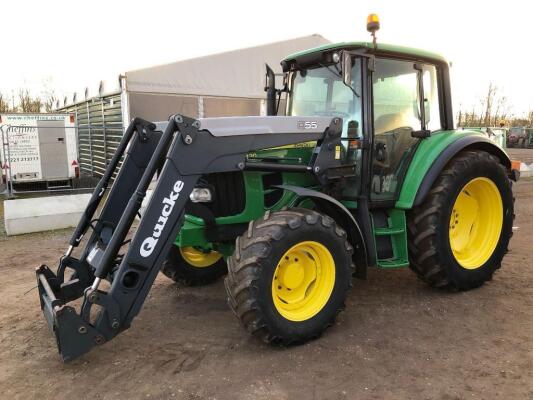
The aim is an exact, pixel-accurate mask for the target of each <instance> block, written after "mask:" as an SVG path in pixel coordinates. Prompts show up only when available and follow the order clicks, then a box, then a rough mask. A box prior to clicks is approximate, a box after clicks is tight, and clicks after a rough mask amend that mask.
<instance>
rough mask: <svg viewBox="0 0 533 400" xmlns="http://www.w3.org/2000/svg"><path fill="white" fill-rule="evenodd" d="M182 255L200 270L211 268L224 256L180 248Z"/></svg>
mask: <svg viewBox="0 0 533 400" xmlns="http://www.w3.org/2000/svg"><path fill="white" fill-rule="evenodd" d="M180 253H181V256H182V257H183V259H184V260H185V261H187V263H189V264H191V265H192V266H193V267H198V268H205V267H210V266H211V265H213V264H214V263H216V262H217V261H218V260H220V259H221V258H222V254H220V253H219V252H217V251H209V252H207V253H204V252H203V251H200V250H197V249H195V248H194V247H180Z"/></svg>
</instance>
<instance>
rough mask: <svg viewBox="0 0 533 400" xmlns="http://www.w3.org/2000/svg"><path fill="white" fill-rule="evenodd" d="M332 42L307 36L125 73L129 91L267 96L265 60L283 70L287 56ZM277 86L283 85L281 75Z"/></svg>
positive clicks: (319, 37)
mask: <svg viewBox="0 0 533 400" xmlns="http://www.w3.org/2000/svg"><path fill="white" fill-rule="evenodd" d="M327 43H330V42H329V40H327V39H325V38H323V37H322V36H320V35H316V34H315V35H311V36H304V37H301V38H296V39H291V40H285V41H282V42H276V43H271V44H266V45H263V46H256V47H250V48H245V49H239V50H234V51H229V52H225V53H220V54H214V55H209V56H205V57H199V58H193V59H190V60H184V61H178V62H175V63H171V64H165V65H159V66H155V67H151V68H144V69H138V70H135V71H130V72H127V73H126V80H127V83H126V84H127V90H128V92H140V93H158V94H182V95H197V96H222V97H244V98H264V97H265V92H264V75H265V63H268V64H269V65H270V66H271V67H272V68H273V69H274V72H275V73H281V67H280V61H281V60H283V59H284V58H285V57H286V56H287V55H289V54H291V53H294V52H297V51H301V50H305V49H309V48H312V47H317V46H321V45H323V44H327ZM278 79H279V81H278V82H279V83H278V86H280V85H281V78H278Z"/></svg>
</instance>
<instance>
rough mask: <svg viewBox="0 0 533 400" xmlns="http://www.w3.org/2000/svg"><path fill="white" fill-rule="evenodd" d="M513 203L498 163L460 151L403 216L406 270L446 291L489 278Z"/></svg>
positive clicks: (508, 229) (508, 232) (503, 246)
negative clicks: (407, 256)
mask: <svg viewBox="0 0 533 400" xmlns="http://www.w3.org/2000/svg"><path fill="white" fill-rule="evenodd" d="M513 203H514V199H513V193H512V188H511V181H510V179H509V178H508V177H507V172H506V170H505V168H504V166H503V165H502V164H501V163H500V161H499V159H497V158H496V157H495V156H493V155H490V154H489V153H486V152H483V151H464V152H461V153H460V154H459V155H458V156H456V157H455V158H454V159H452V160H451V161H450V163H449V164H448V165H447V167H446V168H445V169H444V170H443V171H442V173H441V175H440V177H439V178H438V179H437V180H436V182H435V183H434V185H433V188H432V189H431V191H430V192H429V194H428V196H427V198H426V199H425V201H424V203H423V204H422V205H420V206H419V207H415V208H414V209H413V210H411V212H410V213H409V215H408V228H409V253H410V259H411V269H413V271H414V272H416V274H417V275H418V277H419V278H420V279H422V280H423V281H424V282H426V283H428V284H429V285H431V286H434V287H441V288H448V289H451V290H468V289H472V288H476V287H479V286H481V285H482V284H483V283H484V282H486V281H488V280H490V279H492V275H493V274H494V272H495V271H496V270H497V269H498V268H500V266H501V262H502V259H503V257H504V255H505V253H506V252H507V246H508V244H509V240H510V239H511V236H512V227H513V219H514V204H513Z"/></svg>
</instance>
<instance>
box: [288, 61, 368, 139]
mask: <svg viewBox="0 0 533 400" xmlns="http://www.w3.org/2000/svg"><path fill="white" fill-rule="evenodd" d="M360 63H361V60H360V59H358V58H356V59H355V60H354V62H353V67H352V85H351V86H352V88H353V90H352V89H351V88H349V87H348V86H346V85H345V84H344V83H343V82H342V77H341V75H340V71H339V70H337V69H336V67H335V66H334V65H331V66H321V67H318V68H312V69H307V70H303V71H297V72H295V73H294V74H293V76H292V84H291V95H290V99H289V105H288V109H287V115H292V116H326V117H329V116H332V117H341V118H343V121H344V124H345V125H346V124H348V122H350V121H355V122H356V124H357V125H359V123H360V122H361V97H360V96H361V72H360V71H361V68H360ZM354 92H355V93H354ZM343 131H344V132H346V129H344V130H343Z"/></svg>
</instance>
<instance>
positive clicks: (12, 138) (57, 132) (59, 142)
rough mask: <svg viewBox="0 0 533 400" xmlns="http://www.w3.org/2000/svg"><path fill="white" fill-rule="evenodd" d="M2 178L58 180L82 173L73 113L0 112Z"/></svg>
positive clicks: (18, 181)
mask: <svg viewBox="0 0 533 400" xmlns="http://www.w3.org/2000/svg"><path fill="white" fill-rule="evenodd" d="M0 140H1V143H0V144H1V146H0V166H1V170H2V180H3V182H6V181H7V180H9V181H11V182H12V183H14V184H17V183H27V182H52V183H53V182H58V181H67V180H70V179H72V178H75V177H77V176H78V174H79V166H78V151H77V145H76V126H75V118H74V115H73V114H0Z"/></svg>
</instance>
